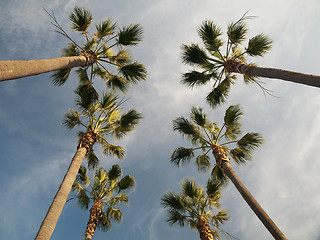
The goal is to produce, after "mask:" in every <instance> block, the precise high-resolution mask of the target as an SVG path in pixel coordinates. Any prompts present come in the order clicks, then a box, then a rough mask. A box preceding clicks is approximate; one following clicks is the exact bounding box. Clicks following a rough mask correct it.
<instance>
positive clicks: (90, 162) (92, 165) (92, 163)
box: [86, 148, 99, 169]
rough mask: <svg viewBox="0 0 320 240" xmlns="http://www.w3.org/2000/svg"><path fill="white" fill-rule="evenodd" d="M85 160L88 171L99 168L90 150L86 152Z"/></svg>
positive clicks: (97, 160) (95, 157)
mask: <svg viewBox="0 0 320 240" xmlns="http://www.w3.org/2000/svg"><path fill="white" fill-rule="evenodd" d="M86 159H87V163H88V168H89V169H95V168H96V167H98V166H99V159H98V157H97V156H96V154H95V153H94V151H93V149H92V148H91V149H90V150H89V151H88V153H87V155H86Z"/></svg>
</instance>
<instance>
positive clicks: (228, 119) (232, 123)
mask: <svg viewBox="0 0 320 240" xmlns="http://www.w3.org/2000/svg"><path fill="white" fill-rule="evenodd" d="M242 115H243V113H242V111H241V109H240V106H239V105H232V106H230V107H229V108H228V109H227V110H226V113H225V115H224V123H225V126H226V135H225V136H226V138H227V139H231V140H235V139H236V137H237V136H238V135H239V134H241V130H240V126H241V123H240V118H241V116H242Z"/></svg>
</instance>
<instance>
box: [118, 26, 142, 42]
mask: <svg viewBox="0 0 320 240" xmlns="http://www.w3.org/2000/svg"><path fill="white" fill-rule="evenodd" d="M142 36H143V29H142V27H141V26H140V25H139V24H130V25H129V26H126V27H123V28H122V29H121V30H120V32H119V34H118V43H119V44H120V45H124V46H128V45H137V44H139V43H140V42H141V41H142Z"/></svg>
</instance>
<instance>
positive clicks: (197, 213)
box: [161, 179, 229, 239]
mask: <svg viewBox="0 0 320 240" xmlns="http://www.w3.org/2000/svg"><path fill="white" fill-rule="evenodd" d="M180 185H181V188H182V190H181V191H180V193H179V194H176V193H174V192H173V191H169V192H167V193H165V194H164V195H163V196H162V198H161V203H162V205H163V206H164V207H165V208H167V209H168V219H167V222H168V223H169V224H170V225H173V224H178V225H179V226H181V227H184V226H185V225H188V226H190V228H191V229H198V231H199V234H200V238H201V239H206V238H203V237H204V235H206V234H209V235H210V234H211V235H212V236H211V237H219V232H222V233H223V234H225V235H229V234H228V233H226V232H225V231H223V230H222V229H221V228H220V224H223V223H224V222H225V221H226V220H228V219H229V214H228V213H227V211H225V210H220V211H219V212H218V213H217V214H213V213H212V210H213V208H217V209H219V208H220V203H219V200H220V198H221V193H220V185H219V184H217V183H215V182H214V181H212V179H209V180H208V182H207V187H206V190H204V189H203V188H202V187H201V186H200V185H199V184H197V183H196V182H195V181H194V180H192V179H185V180H183V181H182V182H181V184H180ZM210 225H211V226H212V229H210ZM203 227H205V228H203ZM213 229H215V230H213ZM209 239H210V238H209ZM212 239H213V238H212Z"/></svg>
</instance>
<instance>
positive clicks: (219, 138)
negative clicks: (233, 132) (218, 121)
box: [214, 123, 226, 144]
mask: <svg viewBox="0 0 320 240" xmlns="http://www.w3.org/2000/svg"><path fill="white" fill-rule="evenodd" d="M225 126H226V124H225V123H224V124H223V125H222V127H221V128H220V130H219V132H218V135H217V140H216V141H215V142H214V143H215V144H217V143H218V142H219V141H220V140H221V138H223V136H224V135H225V134H223V135H222V136H220V134H221V133H222V130H223V128H224V127H225Z"/></svg>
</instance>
